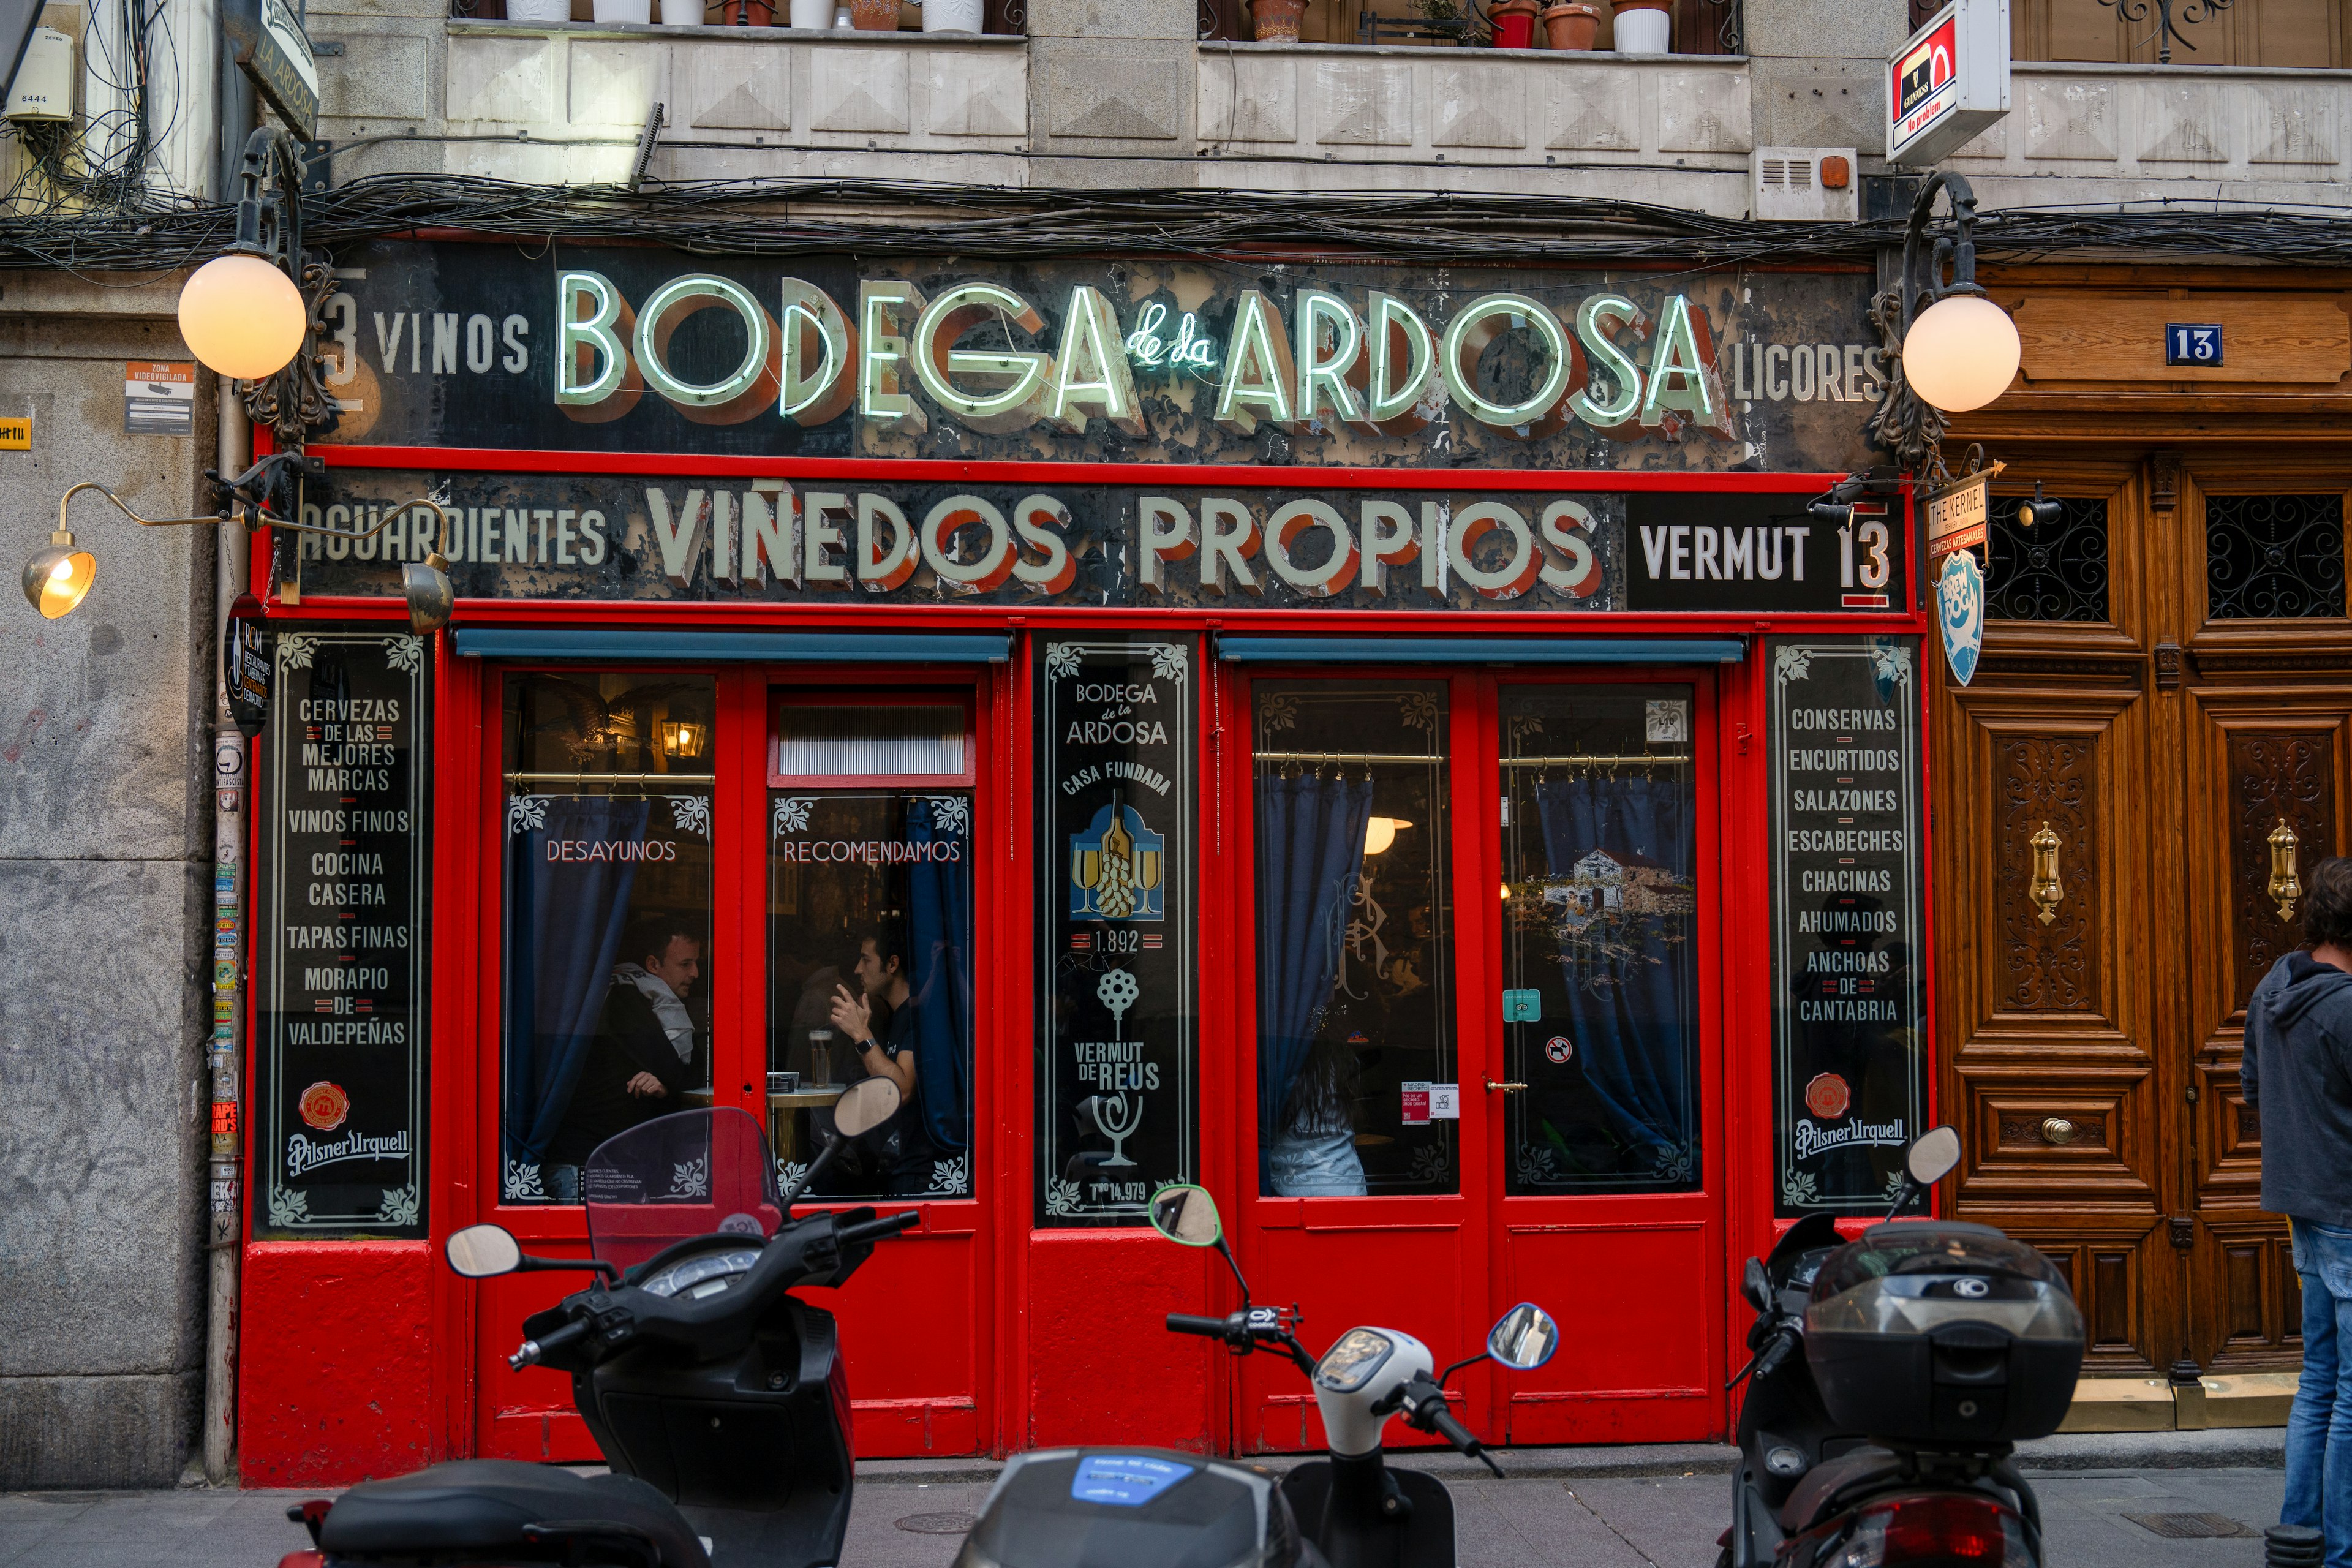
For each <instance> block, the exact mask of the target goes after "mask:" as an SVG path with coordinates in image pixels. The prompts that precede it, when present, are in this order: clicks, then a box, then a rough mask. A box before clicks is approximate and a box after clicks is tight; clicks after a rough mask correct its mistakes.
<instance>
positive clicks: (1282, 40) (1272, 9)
mask: <svg viewBox="0 0 2352 1568" xmlns="http://www.w3.org/2000/svg"><path fill="white" fill-rule="evenodd" d="M1306 10H1307V0H1250V27H1251V30H1252V31H1253V32H1254V33H1255V35H1256V37H1257V41H1258V42H1259V43H1261V44H1295V43H1297V41H1298V18H1299V17H1300V16H1303V15H1305V13H1306Z"/></svg>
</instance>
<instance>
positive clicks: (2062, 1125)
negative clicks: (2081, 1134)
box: [2042, 1116, 2074, 1143]
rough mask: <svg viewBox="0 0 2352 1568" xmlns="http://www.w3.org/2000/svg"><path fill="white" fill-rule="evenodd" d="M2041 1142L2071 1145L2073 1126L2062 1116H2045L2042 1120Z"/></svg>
mask: <svg viewBox="0 0 2352 1568" xmlns="http://www.w3.org/2000/svg"><path fill="white" fill-rule="evenodd" d="M2042 1142H2044V1143H2072V1142H2074V1123H2073V1122H2071V1121H2067V1120H2066V1119H2065V1118H2064V1117H2063V1116H2045V1117H2043V1118H2042Z"/></svg>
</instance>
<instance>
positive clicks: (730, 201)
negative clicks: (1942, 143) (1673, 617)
mask: <svg viewBox="0 0 2352 1568" xmlns="http://www.w3.org/2000/svg"><path fill="white" fill-rule="evenodd" d="M131 3H137V0H131ZM2137 206H2138V207H2139V208H2140V209H2141V210H2122V209H2117V208H2106V209H2102V210H2095V211H2094V210H2087V209H2084V208H2080V207H2049V208H2036V207H2026V208H2010V209H2007V210H2003V211H1999V212H1989V213H1985V214H1982V215H1981V216H1979V218H1978V220H1977V225H1976V246H1977V251H1978V255H1979V258H1998V259H2009V260H2025V259H2032V258H2046V257H2050V256H2053V255H2060V254H2064V255H2069V256H2074V257H2076V258H2084V257H2088V256H2103V257H2104V258H2108V259H2116V260H2137V261H2147V260H2149V259H2153V258H2165V259H2171V260H2180V259H2185V258H2199V257H2202V258H2218V259H2227V260H2242V261H2257V262H2268V263H2295V264H2299V265H2305V266H2331V265H2332V266H2342V265H2352V208H2340V207H2333V208H2321V207H2302V208H2296V207H2283V206H2280V205H2262V204H2254V203H2244V204H2237V203H2231V202H2227V201H2221V200H2216V199H2211V198H2207V199H2203V200H2200V201H2199V202H2197V203H2196V207H2197V209H2198V210H2195V211H2190V210H2187V208H2186V205H2185V204H2178V203H2160V204H2159V203H2141V204H2137ZM302 222H303V231H304V235H305V237H306V238H307V239H308V240H309V241H310V243H311V244H313V245H320V246H328V247H348V246H351V245H354V244H357V243H360V242H362V241H366V240H370V239H378V238H386V237H453V236H457V235H477V236H497V237H510V238H514V239H517V240H521V241H527V242H531V243H545V242H548V241H562V242H565V243H580V244H593V243H597V242H611V241H616V240H617V241H629V242H633V243H637V244H644V243H648V242H651V243H657V244H662V245H667V246H671V247H676V248H677V249H680V250H687V251H694V252H699V253H702V254H706V255H734V256H767V257H792V256H805V255H815V254H821V253H843V252H847V253H851V254H855V255H859V256H869V257H922V258H950V257H955V256H971V257H986V258H992V259H1006V258H1045V257H1066V256H1077V255H1133V256H1192V257H1203V258H1205V257H1217V258H1224V259H1227V260H1232V259H1236V258H1239V257H1241V256H1243V255H1245V254H1247V253H1250V252H1261V253H1266V254H1267V255H1268V257H1269V259H1271V258H1274V257H1277V256H1279V257H1290V256H1296V255H1301V254H1307V255H1315V256H1327V257H1355V258H1381V259H1388V260H1401V261H1418V262H1423V263H1427V264H1433V265H1444V266H1459V265H1462V264H1464V263H1465V262H1466V261H1476V262H1489V261H1499V262H1511V261H1517V262H1530V261H1532V262H1550V263H1554V264H1558V265H1562V266H1577V267H1601V266H1607V265H1610V264H1612V263H1658V262H1663V263H1681V264H1686V265H1692V266H1705V267H1722V266H1734V265H1769V264H1773V263H1790V264H1794V263H1797V262H1800V261H1822V260H1847V261H1867V260H1870V259H1872V258H1874V257H1875V256H1876V255H1877V253H1878V252H1879V251H1880V250H1881V249H1882V248H1885V247H1900V246H1901V245H1902V243H1903V234H1904V226H1905V219H1904V218H1903V217H1900V216H1896V217H1888V218H1880V219H1873V220H1867V221H1864V222H1860V223H1816V224H1787V223H1759V222H1755V221H1752V220H1749V219H1746V218H1728V217H1718V216H1712V215H1710V214H1706V213H1702V212H1692V211H1687V210H1685V209H1682V208H1676V207H1665V206H1654V205H1648V204H1644V203H1640V202H1630V201H1621V200H1615V199H1610V198H1599V197H1589V196H1548V195H1527V194H1516V195H1483V194H1475V193H1461V192H1432V193H1427V194H1419V195H1416V194H1412V193H1396V192H1381V193H1369V192H1366V193H1348V194H1328V193H1303V194H1302V193H1293V192H1263V191H1234V190H1202V189H1183V190H1169V189H1150V190H1130V191H1112V192H1104V191H1062V190H1052V189H1045V188H1039V187H1021V188H1014V187H1010V186H992V185H965V184H945V183H937V182H926V181H898V180H841V179H773V180H734V181H706V182H691V183H670V184H664V183H661V182H658V181H653V182H648V183H646V185H645V186H644V187H643V188H642V189H635V190H633V189H631V188H629V187H627V186H625V185H616V184H614V185H574V186H562V185H530V184H515V183H512V182H509V181H504V180H496V179H489V178H487V177H482V176H477V175H461V174H373V175H369V176H367V177H365V178H362V179H360V180H356V181H353V182H352V184H348V185H345V186H343V187H341V188H340V189H336V190H331V191H325V192H320V193H316V194H312V195H306V196H305V197H304V198H303V204H302ZM234 232H235V209H234V208H233V207H231V206H224V205H215V204H207V203H195V202H179V203H166V202H161V201H156V200H152V199H150V200H149V201H148V202H146V203H145V204H144V205H142V206H140V207H138V208H136V209H134V210H131V211H127V212H118V213H107V212H103V211H91V212H86V213H83V214H80V215H76V216H70V217H68V216H65V215H61V214H47V215H40V216H32V217H26V216H0V268H20V269H21V268H45V267H58V268H73V269H75V270H124V271H142V270H157V269H171V268H180V267H185V266H189V265H192V264H194V263H195V262H199V261H202V260H204V259H205V258H208V257H211V256H214V255H217V254H218V253H219V252H220V251H221V250H222V249H223V248H225V247H226V245H227V243H228V241H229V239H230V238H231V237H232V236H233V234H234Z"/></svg>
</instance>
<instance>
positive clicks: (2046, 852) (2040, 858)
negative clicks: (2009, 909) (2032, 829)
mask: <svg viewBox="0 0 2352 1568" xmlns="http://www.w3.org/2000/svg"><path fill="white" fill-rule="evenodd" d="M2027 843H2028V845H2029V846H2030V847H2032V850H2033V879H2032V882H2030V883H2029V884H2027V886H2026V889H2025V896H2026V897H2027V898H2029V899H2031V900H2033V905H2034V907H2035V908H2036V909H2038V910H2041V911H2042V924H2043V925H2048V924H2049V923H2050V922H2051V921H2054V920H2056V919H2057V918H2058V904H2059V901H2060V900H2063V899H2064V898H2065V896H2066V889H2065V887H2064V885H2063V884H2062V883H2061V882H2060V881H2059V880H2058V846H2059V837H2058V836H2057V835H2056V834H2055V833H2053V832H2051V831H2050V825H2049V824H2048V823H2046V822H2045V823H2043V824H2042V831H2041V832H2039V833H2037V834H2035V835H2034V836H2033V837H2032V838H2031V839H2029V840H2027Z"/></svg>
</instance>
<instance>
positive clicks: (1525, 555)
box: [296, 468, 1907, 614]
mask: <svg viewBox="0 0 2352 1568" xmlns="http://www.w3.org/2000/svg"><path fill="white" fill-rule="evenodd" d="M428 492H430V493H432V494H434V495H436V497H438V498H439V499H440V500H441V501H442V503H443V505H445V506H446V508H447V509H448V510H449V516H450V524H449V539H448V549H447V552H446V553H447V557H448V560H449V562H450V572H451V576H452V578H453V580H454V581H455V583H456V584H457V592H458V593H459V594H460V595H466V596H468V597H485V598H547V599H688V600H728V599H754V600H763V601H777V602H795V601H797V602H826V601H835V602H837V601H839V600H841V599H843V598H845V597H856V598H859V599H869V600H870V599H875V598H881V599H887V600H894V601H897V602H900V603H949V604H1008V605H1018V604H1035V603H1056V604H1079V605H1215V606H1218V607H1221V608H1224V609H1231V610H1238V611H1246V610H1249V609H1253V608H1257V607H1276V608H1330V609H1375V610H1377V609H1394V610H1444V609H1454V610H1510V611H1572V612H1586V611H1609V610H1623V609H1634V610H1646V609H1661V610H1719V611H1720V610H1728V611H1735V612H1748V611H1753V612H1756V613H1759V614H1762V613H1769V612H1779V611H1792V610H1793V611H1827V612H1837V611H1841V610H1843V611H1854V612H1868V611H1873V610H1876V611H1884V610H1885V609H1887V608H1888V607H1889V606H1890V605H1892V606H1893V607H1895V608H1903V607H1906V594H1905V584H1906V582H1907V579H1906V576H1905V575H1904V573H1903V569H1902V548H1901V541H1900V539H1899V537H1897V532H1898V531H1897V529H1896V528H1895V527H1894V526H1892V525H1890V524H1889V523H1888V522H1886V521H1884V520H1880V519H1857V520H1856V524H1854V525H1848V526H1832V524H1830V523H1827V522H1824V521H1821V520H1819V519H1817V518H1814V517H1813V516H1811V514H1810V513H1808V512H1807V511H1806V510H1805V509H1804V505H1803V502H1804V500H1806V499H1808V498H1807V496H1805V495H1801V494H1796V493H1788V492H1783V493H1779V494H1768V495H1754V494H1704V495H1683V494H1665V493H1658V494H1651V493H1643V492H1639V491H1637V492H1633V493H1632V494H1625V493H1621V492H1591V491H1584V492H1571V491H1545V490H1521V489H1503V490H1480V489H1438V490H1429V489H1404V488H1377V487H1376V488H1370V489H1352V488H1343V487H1336V486H1328V487H1312V486H1310V487H1304V488H1299V489H1287V488H1286V489H1272V488H1268V487H1265V486H1249V485H1239V486H1217V487H1209V486H1191V485H1187V486H1168V487H1164V488H1163V487H1147V486H1127V485H1060V484H1052V483H1047V484H1043V485H1005V484H977V485H959V484H954V483H936V484H908V483H898V482H895V481H892V482H870V481H864V480H846V479H843V480H829V479H793V480H787V479H760V478H745V477H740V476H737V477H719V478H692V477H676V478H673V477H669V476H660V475H656V476H642V475H640V476H620V475H562V474H477V473H459V474H448V475H436V474H431V473H425V472H419V471H415V470H400V469H353V468H343V469H337V470H335V471H334V472H333V473H332V474H331V477H330V479H329V480H328V481H326V482H324V483H320V482H316V481H314V482H312V483H311V484H310V485H309V486H307V487H306V489H305V490H304V495H303V501H302V510H303V516H304V519H305V521H310V522H311V523H312V524H314V525H317V526H320V527H326V528H333V529H352V530H364V529H366V528H369V527H371V526H373V524H374V523H376V522H378V521H382V519H383V516H384V514H385V512H386V511H387V510H389V511H392V512H393V513H394V521H393V523H392V525H391V526H390V527H388V528H386V529H384V530H383V531H382V532H381V533H379V534H377V535H375V536H373V537H372V538H368V539H363V540H361V541H359V542H357V543H350V542H345V541H344V540H342V539H341V538H338V537H335V536H333V535H325V536H322V535H320V534H316V533H310V534H304V535H302V536H301V537H300V542H299V545H298V546H297V547H296V548H297V550H298V551H299V560H298V561H297V565H298V567H299V573H300V578H299V581H300V583H301V585H302V587H303V588H304V590H305V591H307V592H312V593H325V594H375V595H392V594H396V593H398V592H399V589H400V568H401V566H402V565H403V563H405V562H408V561H414V560H419V559H422V558H423V556H424V554H425V551H426V550H427V548H428V547H429V545H430V542H431V540H432V535H433V531H434V526H435V525H434V522H433V520H432V514H431V512H430V511H429V510H426V509H425V508H423V507H413V508H410V509H408V510H405V511H403V510H400V509H401V506H402V503H404V502H406V501H410V500H414V499H415V497H417V496H419V495H423V494H425V493H428ZM1629 514H1630V521H1629Z"/></svg>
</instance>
